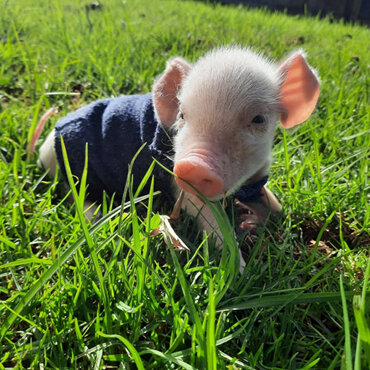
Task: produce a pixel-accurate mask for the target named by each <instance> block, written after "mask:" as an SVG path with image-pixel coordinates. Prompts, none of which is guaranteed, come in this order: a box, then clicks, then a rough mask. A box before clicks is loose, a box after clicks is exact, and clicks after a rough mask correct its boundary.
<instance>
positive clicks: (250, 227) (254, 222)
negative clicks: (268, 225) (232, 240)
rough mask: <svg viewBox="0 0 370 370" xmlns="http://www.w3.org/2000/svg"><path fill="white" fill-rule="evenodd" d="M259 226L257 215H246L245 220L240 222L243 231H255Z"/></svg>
mask: <svg viewBox="0 0 370 370" xmlns="http://www.w3.org/2000/svg"><path fill="white" fill-rule="evenodd" d="M258 226H259V220H258V217H257V216H256V215H253V214H250V215H246V217H245V219H244V220H240V223H239V228H240V229H241V230H242V231H255V230H256V229H257V227H258Z"/></svg>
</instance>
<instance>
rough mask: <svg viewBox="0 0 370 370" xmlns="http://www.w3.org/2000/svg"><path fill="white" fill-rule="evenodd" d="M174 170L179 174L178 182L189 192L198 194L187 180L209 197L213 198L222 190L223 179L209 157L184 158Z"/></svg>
mask: <svg viewBox="0 0 370 370" xmlns="http://www.w3.org/2000/svg"><path fill="white" fill-rule="evenodd" d="M173 172H174V173H175V174H176V175H177V176H178V177H176V182H177V184H178V185H179V186H180V187H181V188H182V189H184V190H185V191H186V192H188V193H192V194H195V195H197V192H196V191H195V190H194V189H193V188H192V187H191V186H190V185H189V184H187V183H186V182H185V181H187V182H188V183H190V184H191V185H193V186H194V187H195V188H196V189H197V190H198V191H200V192H201V193H203V194H204V195H205V196H206V197H207V198H213V197H215V196H217V195H220V194H221V192H222V189H223V185H224V182H223V179H222V177H221V176H220V174H219V173H218V171H217V169H216V168H215V167H214V166H212V164H211V163H210V161H209V160H207V158H202V156H196V155H191V156H187V157H185V158H182V159H180V160H179V161H178V162H177V163H176V164H175V167H174V170H173ZM183 180H185V181H183Z"/></svg>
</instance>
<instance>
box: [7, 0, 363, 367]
mask: <svg viewBox="0 0 370 370" xmlns="http://www.w3.org/2000/svg"><path fill="white" fill-rule="evenodd" d="M0 8H1V12H0V127H1V136H0V156H1V158H0V202H1V203H0V205H1V206H0V326H1V327H0V338H1V339H0V340H1V345H0V368H10V367H16V368H23V367H25V368H28V367H30V368H94V369H99V368H108V367H113V368H114V367H119V368H121V369H131V368H132V369H133V368H138V369H149V368H166V369H167V368H168V369H169V368H185V369H192V368H197V369H216V368H218V369H223V368H226V367H229V368H235V369H237V368H247V369H310V368H314V369H318V368H320V369H337V368H341V367H342V368H345V369H352V368H354V369H361V368H362V369H365V368H368V367H369V366H370V316H369V307H370V301H369V299H368V297H369V294H368V296H367V297H366V293H369V284H368V281H369V277H370V262H369V247H370V237H369V224H370V208H369V186H370V185H369V183H368V177H367V167H368V162H369V150H370V149H369V148H370V138H369V133H370V124H369V123H370V111H369V76H368V64H369V55H370V50H369V39H370V31H369V29H368V28H366V27H364V26H362V27H361V26H358V25H349V24H343V23H342V22H340V21H334V22H333V21H331V20H330V19H329V18H325V19H321V20H320V19H318V18H309V17H303V16H302V17H300V16H288V15H285V14H281V13H271V12H269V11H267V10H251V9H247V8H243V7H236V6H233V7H232V6H229V7H222V6H220V5H214V4H213V5H212V4H207V3H205V2H191V1H160V0H152V1H145V0H135V1H121V0H120V1H118V0H112V1H109V0H106V1H104V2H103V3H102V6H93V5H92V3H90V2H89V1H72V0H35V1H32V2H31V1H27V0H19V1H11V0H0ZM226 44H240V45H243V46H250V47H252V48H254V49H255V50H259V51H261V52H262V53H264V54H265V55H267V56H269V57H271V58H273V59H276V60H280V59H282V58H283V57H284V56H285V55H287V54H289V53H290V52H291V51H292V50H295V49H299V48H303V49H305V50H306V52H307V53H308V61H309V62H310V64H311V65H312V66H314V67H315V69H316V70H317V71H318V73H319V75H320V78H321V83H322V92H321V97H320V101H319V104H318V107H317V110H316V111H315V113H314V114H313V115H312V117H311V118H310V119H309V120H308V121H307V122H306V123H304V124H303V125H301V126H300V127H298V128H296V129H291V130H289V131H285V130H282V129H280V128H278V129H277V134H276V138H275V146H274V162H273V165H272V168H271V176H270V179H269V187H270V189H272V190H273V192H274V193H275V194H276V195H277V196H278V198H279V199H280V201H281V202H282V204H283V208H284V214H283V216H282V217H281V218H278V219H274V220H273V221H272V222H271V225H270V226H269V227H266V228H264V229H261V230H259V232H258V233H257V234H256V235H251V236H247V238H246V242H244V243H243V252H244V254H245V256H246V258H247V266H246V268H245V271H244V273H243V274H242V275H240V274H239V272H238V268H237V266H236V264H235V258H234V256H235V254H236V253H237V252H236V251H237V243H242V242H241V241H240V240H235V237H234V234H233V232H232V231H231V230H232V226H230V223H229V220H228V218H227V216H226V214H225V212H224V210H223V209H222V207H221V206H220V205H215V207H214V212H215V214H216V215H217V217H218V219H219V223H220V225H221V228H222V230H223V233H224V237H225V245H224V248H223V251H222V252H220V251H218V250H217V249H216V248H215V247H214V243H213V241H212V239H211V238H207V236H206V235H203V234H202V233H201V232H200V231H199V230H197V229H196V227H195V226H194V222H193V220H191V219H189V218H188V217H186V216H185V215H182V217H181V220H180V222H179V223H178V225H177V226H176V230H177V231H178V233H179V234H180V235H181V237H182V238H183V240H184V241H185V242H186V243H187V245H188V246H189V247H190V249H191V251H190V252H189V253H186V252H182V253H176V252H174V251H173V249H172V247H169V246H167V245H166V244H165V242H164V240H163V236H162V235H158V236H154V237H151V236H150V234H151V232H152V231H153V230H154V229H156V228H157V227H158V225H159V214H165V213H168V212H170V209H171V205H170V204H163V202H161V201H160V197H159V196H158V194H156V193H155V192H154V193H153V191H151V192H150V193H149V194H145V193H141V194H135V193H134V190H132V189H131V188H130V186H129V183H128V187H127V190H128V191H127V197H126V202H124V203H122V205H121V206H118V207H115V206H114V205H113V203H112V202H111V201H109V200H108V199H107V201H106V202H105V203H104V204H103V205H102V213H103V217H102V218H101V219H100V220H99V221H98V222H97V223H95V224H90V223H87V221H86V220H85V218H84V217H83V215H82V207H81V205H82V202H83V197H84V191H83V190H84V187H82V188H81V189H82V191H80V193H78V192H77V190H76V189H75V188H74V187H73V186H72V195H70V194H69V193H67V192H66V190H65V187H64V185H63V183H62V182H61V181H58V180H57V179H55V180H52V179H50V178H49V177H48V176H47V174H46V173H45V172H44V171H42V170H41V169H39V168H38V167H37V164H36V161H37V156H33V157H29V156H27V154H26V146H27V143H28V142H29V141H30V139H31V136H32V132H33V130H34V128H35V126H36V124H37V122H38V120H39V118H40V117H41V115H42V114H43V113H44V112H45V111H46V110H47V109H48V108H50V107H51V106H56V107H57V108H58V113H56V114H55V115H54V116H53V117H52V118H51V119H50V121H49V122H48V124H47V126H46V128H45V130H44V132H43V135H42V137H45V136H46V134H47V133H48V132H49V131H50V129H51V128H52V125H53V124H54V123H55V122H56V121H57V120H58V118H60V117H62V116H64V115H65V114H67V112H70V111H71V110H74V109H76V108H78V107H80V106H82V105H84V104H87V103H88V102H91V101H93V100H96V99H98V98H102V97H110V96H118V95H121V94H132V93H144V92H148V91H150V88H151V85H152V83H153V81H154V79H155V78H156V76H158V75H159V74H160V73H161V72H162V71H163V69H164V68H165V63H166V60H167V59H169V58H171V57H173V56H175V55H181V56H182V57H184V58H187V59H188V60H190V61H194V60H196V59H197V57H198V56H199V55H202V54H203V53H204V52H205V51H207V50H209V49H211V48H213V47H216V46H220V45H226ZM145 180H147V181H148V182H149V183H151V181H152V178H151V177H150V176H148V178H146V179H145ZM68 196H73V197H74V199H75V202H74V203H71V202H69V201H68V199H67V198H68ZM231 222H232V220H231Z"/></svg>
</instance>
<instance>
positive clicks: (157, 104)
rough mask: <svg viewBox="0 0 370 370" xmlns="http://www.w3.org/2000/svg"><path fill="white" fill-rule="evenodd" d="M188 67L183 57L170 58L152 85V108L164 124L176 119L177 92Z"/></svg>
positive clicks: (169, 123) (189, 67)
mask: <svg viewBox="0 0 370 370" xmlns="http://www.w3.org/2000/svg"><path fill="white" fill-rule="evenodd" d="M190 69H191V66H190V64H188V63H187V62H186V61H185V60H184V59H181V58H175V59H172V60H171V61H170V62H168V64H167V68H166V70H165V71H164V73H163V75H162V76H161V77H159V79H158V80H157V81H156V82H155V84H154V86H153V103H154V108H155V111H156V113H157V116H158V118H159V121H160V122H161V123H162V124H163V125H165V126H168V127H169V126H171V125H172V124H173V123H174V122H175V121H176V116H177V113H178V111H179V107H178V106H179V101H178V99H177V93H178V92H179V90H180V88H181V85H182V82H183V80H184V78H185V77H186V75H187V74H188V73H189V71H190Z"/></svg>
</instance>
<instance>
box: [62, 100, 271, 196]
mask: <svg viewBox="0 0 370 370" xmlns="http://www.w3.org/2000/svg"><path fill="white" fill-rule="evenodd" d="M55 134H56V135H55V151H56V154H57V159H58V163H59V165H60V167H61V170H62V173H63V175H64V176H65V177H66V172H65V167H64V161H63V155H62V149H61V139H60V137H61V136H62V137H63V141H64V143H65V146H66V150H67V155H68V161H69V164H70V166H71V171H72V174H73V175H75V176H77V177H78V178H81V175H82V171H83V166H84V163H85V145H86V143H88V171H87V184H88V196H89V198H90V199H91V200H94V201H96V200H97V201H101V200H102V195H103V192H104V191H105V192H106V193H107V194H108V195H112V194H114V193H116V196H117V197H116V199H119V200H120V199H121V198H122V193H123V189H124V186H125V183H126V177H127V173H128V165H129V163H130V162H131V160H132V158H133V157H134V155H135V154H136V153H137V151H138V150H139V149H140V147H141V146H142V145H143V144H144V143H146V146H145V147H144V148H143V149H142V150H141V152H140V154H139V156H138V157H137V159H136V161H135V163H134V166H133V170H132V173H133V186H134V189H135V188H136V187H137V186H138V185H139V183H140V181H141V180H142V178H143V177H144V175H145V174H146V172H147V170H148V168H149V166H150V164H151V163H152V161H153V158H155V159H156V160H158V162H160V163H162V164H163V165H164V166H166V167H167V168H169V169H172V166H173V163H172V160H171V159H170V158H171V157H172V156H173V151H172V150H173V145H172V142H171V141H172V140H171V137H170V135H169V133H168V132H167V131H166V130H165V129H164V127H163V126H162V125H160V124H159V123H158V121H157V120H156V117H155V114H154V109H153V101H152V94H151V93H149V94H146V95H127V96H122V97H118V98H111V99H103V100H98V101H96V102H93V103H91V104H89V105H87V106H85V107H83V108H80V109H78V110H77V111H75V112H73V113H70V114H68V115H67V116H66V117H64V118H62V119H61V120H60V121H58V122H57V124H56V126H55ZM153 175H154V178H155V188H156V190H160V191H161V192H162V193H163V194H165V195H167V196H168V195H170V196H171V195H172V194H171V187H170V182H171V175H170V174H169V173H168V172H167V171H164V170H163V169H162V168H161V167H160V166H157V165H156V166H155V168H154V171H153ZM266 181H267V176H266V177H264V178H263V179H261V180H260V181H258V182H257V183H256V184H252V185H248V186H244V187H242V188H241V189H240V190H239V191H238V192H237V193H236V194H235V197H236V198H238V199H239V200H240V201H242V202H248V201H256V200H258V199H259V197H260V195H261V189H262V187H263V186H264V185H265V183H266ZM146 190H148V189H146Z"/></svg>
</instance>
